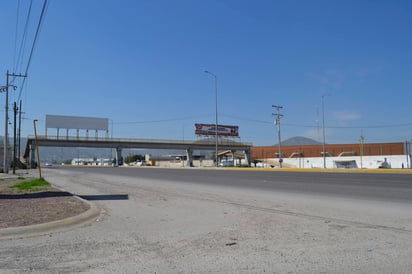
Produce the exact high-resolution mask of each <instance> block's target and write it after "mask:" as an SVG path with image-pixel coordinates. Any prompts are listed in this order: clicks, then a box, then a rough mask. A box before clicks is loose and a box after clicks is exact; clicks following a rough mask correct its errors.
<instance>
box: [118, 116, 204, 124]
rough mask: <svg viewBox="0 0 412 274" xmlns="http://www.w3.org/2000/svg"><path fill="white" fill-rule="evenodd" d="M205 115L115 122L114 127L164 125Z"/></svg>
mask: <svg viewBox="0 0 412 274" xmlns="http://www.w3.org/2000/svg"><path fill="white" fill-rule="evenodd" d="M204 116H205V115H196V116H187V117H179V118H170V119H163V120H151V121H150V120H148V121H134V122H116V123H115V124H116V125H133V124H153V123H164V122H174V121H183V120H189V119H193V118H199V117H204Z"/></svg>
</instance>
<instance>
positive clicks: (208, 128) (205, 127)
mask: <svg viewBox="0 0 412 274" xmlns="http://www.w3.org/2000/svg"><path fill="white" fill-rule="evenodd" d="M217 128H218V130H217V135H219V136H227V137H239V127H238V126H228V125H218V127H217ZM195 134H196V135H206V136H210V135H216V125H214V124H195Z"/></svg>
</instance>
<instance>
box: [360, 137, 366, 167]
mask: <svg viewBox="0 0 412 274" xmlns="http://www.w3.org/2000/svg"><path fill="white" fill-rule="evenodd" d="M359 141H360V166H361V169H362V168H363V161H362V157H363V155H364V153H363V144H364V142H365V137H363V130H362V131H361V136H360V139H359Z"/></svg>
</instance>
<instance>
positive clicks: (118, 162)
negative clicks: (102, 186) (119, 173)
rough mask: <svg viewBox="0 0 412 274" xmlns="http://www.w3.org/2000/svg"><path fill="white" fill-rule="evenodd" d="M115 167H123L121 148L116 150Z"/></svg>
mask: <svg viewBox="0 0 412 274" xmlns="http://www.w3.org/2000/svg"><path fill="white" fill-rule="evenodd" d="M114 165H115V166H119V165H123V159H122V148H121V147H117V148H116V162H115V164H114Z"/></svg>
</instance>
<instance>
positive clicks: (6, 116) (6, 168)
mask: <svg viewBox="0 0 412 274" xmlns="http://www.w3.org/2000/svg"><path fill="white" fill-rule="evenodd" d="M9 76H13V77H26V75H23V74H14V73H9V71H8V70H7V73H6V86H4V87H0V91H1V92H5V93H6V104H5V106H4V108H5V113H4V155H3V157H4V158H3V173H9V165H8V145H9V144H8V141H9V140H8V136H9V132H8V127H9V125H8V124H9V87H13V89H14V90H16V88H17V87H16V86H14V85H9Z"/></svg>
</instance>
